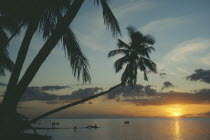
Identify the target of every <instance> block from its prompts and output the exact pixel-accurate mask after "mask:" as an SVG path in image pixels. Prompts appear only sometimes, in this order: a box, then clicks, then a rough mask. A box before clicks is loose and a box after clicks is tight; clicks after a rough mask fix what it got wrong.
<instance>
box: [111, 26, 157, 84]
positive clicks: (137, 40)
mask: <svg viewBox="0 0 210 140" xmlns="http://www.w3.org/2000/svg"><path fill="white" fill-rule="evenodd" d="M127 30H128V34H129V37H130V42H129V44H126V43H125V42H123V41H122V40H120V39H118V43H117V46H118V47H119V48H118V49H116V50H113V51H110V52H109V54H108V57H113V56H115V55H117V54H122V55H124V56H123V57H121V58H120V59H118V60H117V61H116V62H115V63H114V68H115V72H116V73H117V72H119V71H120V70H122V69H123V66H124V65H125V64H126V67H125V71H124V72H123V74H122V77H121V81H122V84H123V85H125V84H129V85H130V86H134V85H136V81H137V70H138V69H139V70H140V71H143V72H144V80H148V78H147V72H150V71H151V72H156V64H155V63H154V62H152V61H151V60H150V56H149V53H151V51H153V50H155V48H154V47H153V46H151V45H154V43H155V40H154V38H153V37H152V36H151V35H143V34H142V33H141V32H139V31H137V30H136V29H135V28H134V27H128V28H127Z"/></svg>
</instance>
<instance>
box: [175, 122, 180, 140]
mask: <svg viewBox="0 0 210 140" xmlns="http://www.w3.org/2000/svg"><path fill="white" fill-rule="evenodd" d="M175 138H176V140H179V139H180V125H179V119H176V121H175Z"/></svg>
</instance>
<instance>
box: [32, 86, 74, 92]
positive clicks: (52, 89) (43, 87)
mask: <svg viewBox="0 0 210 140" xmlns="http://www.w3.org/2000/svg"><path fill="white" fill-rule="evenodd" d="M32 88H37V89H38V90H42V91H49V90H50V91H54V90H60V89H66V88H71V87H70V86H42V87H32Z"/></svg>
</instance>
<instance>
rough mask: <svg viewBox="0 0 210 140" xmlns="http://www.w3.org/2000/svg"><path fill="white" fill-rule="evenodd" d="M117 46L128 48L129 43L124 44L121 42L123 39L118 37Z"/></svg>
mask: <svg viewBox="0 0 210 140" xmlns="http://www.w3.org/2000/svg"><path fill="white" fill-rule="evenodd" d="M117 46H118V47H119V48H124V49H128V48H129V45H128V44H126V43H125V42H123V41H122V40H120V39H118V42H117Z"/></svg>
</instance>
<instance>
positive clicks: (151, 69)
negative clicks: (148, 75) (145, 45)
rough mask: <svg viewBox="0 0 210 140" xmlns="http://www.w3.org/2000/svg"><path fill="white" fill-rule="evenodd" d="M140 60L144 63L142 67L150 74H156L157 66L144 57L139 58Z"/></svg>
mask: <svg viewBox="0 0 210 140" xmlns="http://www.w3.org/2000/svg"><path fill="white" fill-rule="evenodd" d="M140 59H141V60H142V61H143V62H144V65H145V66H146V67H147V68H148V69H149V70H150V71H152V72H155V73H156V72H157V65H156V64H155V63H154V62H153V61H152V60H150V59H147V58H145V57H140Z"/></svg>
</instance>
